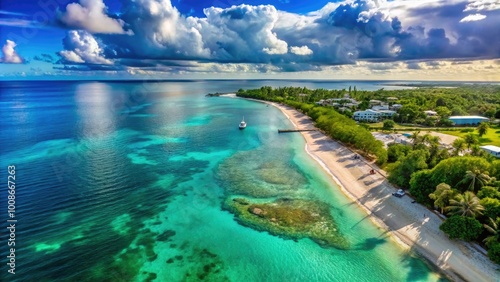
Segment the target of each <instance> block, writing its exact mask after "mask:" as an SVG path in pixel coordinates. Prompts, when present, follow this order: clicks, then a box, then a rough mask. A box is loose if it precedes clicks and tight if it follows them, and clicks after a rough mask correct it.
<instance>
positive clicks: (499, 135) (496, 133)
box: [439, 126, 500, 147]
mask: <svg viewBox="0 0 500 282" xmlns="http://www.w3.org/2000/svg"><path fill="white" fill-rule="evenodd" d="M439 132H440V133H443V134H450V135H453V136H458V137H462V138H463V137H464V136H465V135H467V133H468V132H465V131H464V130H460V129H457V130H450V131H439ZM473 133H474V134H476V135H477V130H474V131H473ZM479 142H480V143H481V145H495V146H499V147H500V127H498V126H496V127H492V128H489V129H488V131H487V132H486V134H485V135H483V137H481V138H479Z"/></svg>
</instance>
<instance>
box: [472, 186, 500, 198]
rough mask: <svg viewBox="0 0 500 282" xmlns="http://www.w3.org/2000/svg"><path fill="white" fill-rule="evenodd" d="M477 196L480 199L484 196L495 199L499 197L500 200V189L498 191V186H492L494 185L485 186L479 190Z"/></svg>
mask: <svg viewBox="0 0 500 282" xmlns="http://www.w3.org/2000/svg"><path fill="white" fill-rule="evenodd" d="M477 197H478V198H479V199H483V198H493V199H499V200H500V191H498V188H497V187H492V186H483V187H481V189H480V190H479V192H477Z"/></svg>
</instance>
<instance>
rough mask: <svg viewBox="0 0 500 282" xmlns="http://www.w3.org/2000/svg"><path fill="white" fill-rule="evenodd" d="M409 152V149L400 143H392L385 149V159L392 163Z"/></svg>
mask: <svg viewBox="0 0 500 282" xmlns="http://www.w3.org/2000/svg"><path fill="white" fill-rule="evenodd" d="M410 151H411V148H410V147H409V146H407V145H403V144H400V143H392V144H390V145H389V146H388V148H387V158H388V161H389V162H391V163H394V162H396V161H398V160H399V159H401V158H403V157H404V156H406V155H407V154H408V153H409V152H410Z"/></svg>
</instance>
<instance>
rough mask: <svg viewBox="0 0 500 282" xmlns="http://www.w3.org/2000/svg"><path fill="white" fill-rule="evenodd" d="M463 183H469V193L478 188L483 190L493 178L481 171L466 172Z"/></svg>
mask: <svg viewBox="0 0 500 282" xmlns="http://www.w3.org/2000/svg"><path fill="white" fill-rule="evenodd" d="M463 181H464V182H465V183H469V188H468V189H469V191H476V187H478V188H481V187H483V186H484V185H486V184H487V183H488V182H490V181H491V177H490V176H489V175H488V174H487V172H481V171H480V170H479V169H474V170H468V171H466V172H465V177H464V180H463Z"/></svg>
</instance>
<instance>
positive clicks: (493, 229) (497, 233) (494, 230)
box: [483, 217, 500, 246]
mask: <svg viewBox="0 0 500 282" xmlns="http://www.w3.org/2000/svg"><path fill="white" fill-rule="evenodd" d="M489 219H490V225H487V224H483V226H484V228H485V229H486V230H488V232H490V233H491V234H492V235H490V236H488V237H486V238H485V239H484V240H483V242H484V243H485V244H486V246H488V245H489V244H491V243H493V242H497V241H498V239H499V238H500V230H499V229H498V226H500V217H497V220H496V221H495V220H493V219H492V218H491V217H490V218H489Z"/></svg>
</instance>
